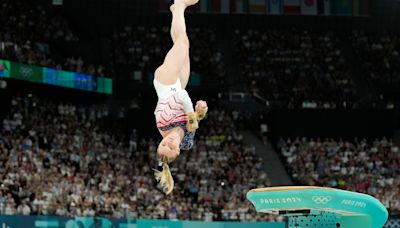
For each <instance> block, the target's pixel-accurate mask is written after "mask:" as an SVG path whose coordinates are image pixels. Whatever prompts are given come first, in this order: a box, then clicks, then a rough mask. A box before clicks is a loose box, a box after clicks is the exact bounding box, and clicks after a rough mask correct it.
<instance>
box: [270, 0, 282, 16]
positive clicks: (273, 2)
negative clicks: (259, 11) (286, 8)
mask: <svg viewBox="0 0 400 228" xmlns="http://www.w3.org/2000/svg"><path fill="white" fill-rule="evenodd" d="M282 1H283V0H268V6H267V8H268V14H271V15H279V14H282V13H283V3H282Z"/></svg>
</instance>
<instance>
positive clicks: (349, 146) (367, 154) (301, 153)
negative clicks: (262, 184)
mask: <svg viewBox="0 0 400 228" xmlns="http://www.w3.org/2000/svg"><path fill="white" fill-rule="evenodd" d="M279 148H280V151H281V155H282V156H283V159H284V160H285V162H286V168H287V170H289V172H290V173H291V175H292V177H293V180H294V181H295V183H296V184H303V185H304V184H305V185H310V186H315V185H316V186H324V187H333V188H340V189H346V190H350V191H356V192H361V193H366V194H370V195H372V196H375V197H376V198H377V199H379V200H380V201H381V202H382V203H383V204H384V205H385V206H386V207H387V208H388V210H389V211H390V212H391V215H394V214H400V179H399V178H398V177H399V175H400V151H399V147H398V146H397V145H396V144H395V143H394V142H393V141H391V140H388V139H386V138H383V139H377V140H374V141H371V142H369V141H367V140H365V139H357V138H356V139H354V140H353V141H346V140H334V139H325V140H321V139H307V138H295V139H286V140H283V139H282V140H281V141H280V143H279Z"/></svg>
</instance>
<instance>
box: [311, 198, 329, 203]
mask: <svg viewBox="0 0 400 228" xmlns="http://www.w3.org/2000/svg"><path fill="white" fill-rule="evenodd" d="M311 199H312V201H314V202H315V203H316V204H327V203H329V202H330V201H331V200H332V196H313V197H312V198H311Z"/></svg>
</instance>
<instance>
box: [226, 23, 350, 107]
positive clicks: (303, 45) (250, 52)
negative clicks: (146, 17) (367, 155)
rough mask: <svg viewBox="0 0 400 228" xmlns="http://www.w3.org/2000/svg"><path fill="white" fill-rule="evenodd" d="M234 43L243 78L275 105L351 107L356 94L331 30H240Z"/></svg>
mask: <svg viewBox="0 0 400 228" xmlns="http://www.w3.org/2000/svg"><path fill="white" fill-rule="evenodd" d="M234 42H235V46H236V47H237V48H236V50H237V54H238V55H239V57H240V63H241V64H240V70H241V74H242V76H243V77H244V78H243V80H246V82H248V83H249V87H250V89H251V91H252V92H253V93H256V94H259V95H261V96H262V97H263V98H265V99H266V100H267V101H269V104H270V105H277V106H283V107H285V108H300V107H301V108H326V109H330V108H336V106H344V107H347V106H348V105H349V103H350V102H352V101H353V100H354V98H355V96H356V93H355V88H354V82H353V79H352V76H351V74H350V72H349V69H348V65H347V64H346V60H345V59H344V56H343V53H342V52H341V49H340V47H339V46H338V41H337V37H336V36H334V35H333V34H332V33H331V32H325V33H320V32H310V31H307V30H297V29H292V30H272V29H269V30H261V29H260V30H255V29H248V30H236V31H235V41H234ZM338 101H339V102H338Z"/></svg>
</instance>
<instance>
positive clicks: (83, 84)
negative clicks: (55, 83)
mask: <svg viewBox="0 0 400 228" xmlns="http://www.w3.org/2000/svg"><path fill="white" fill-rule="evenodd" d="M95 87H96V83H95V81H94V80H93V77H92V76H91V75H87V74H78V73H74V88H76V89H81V90H88V91H95V89H94V88H95Z"/></svg>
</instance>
